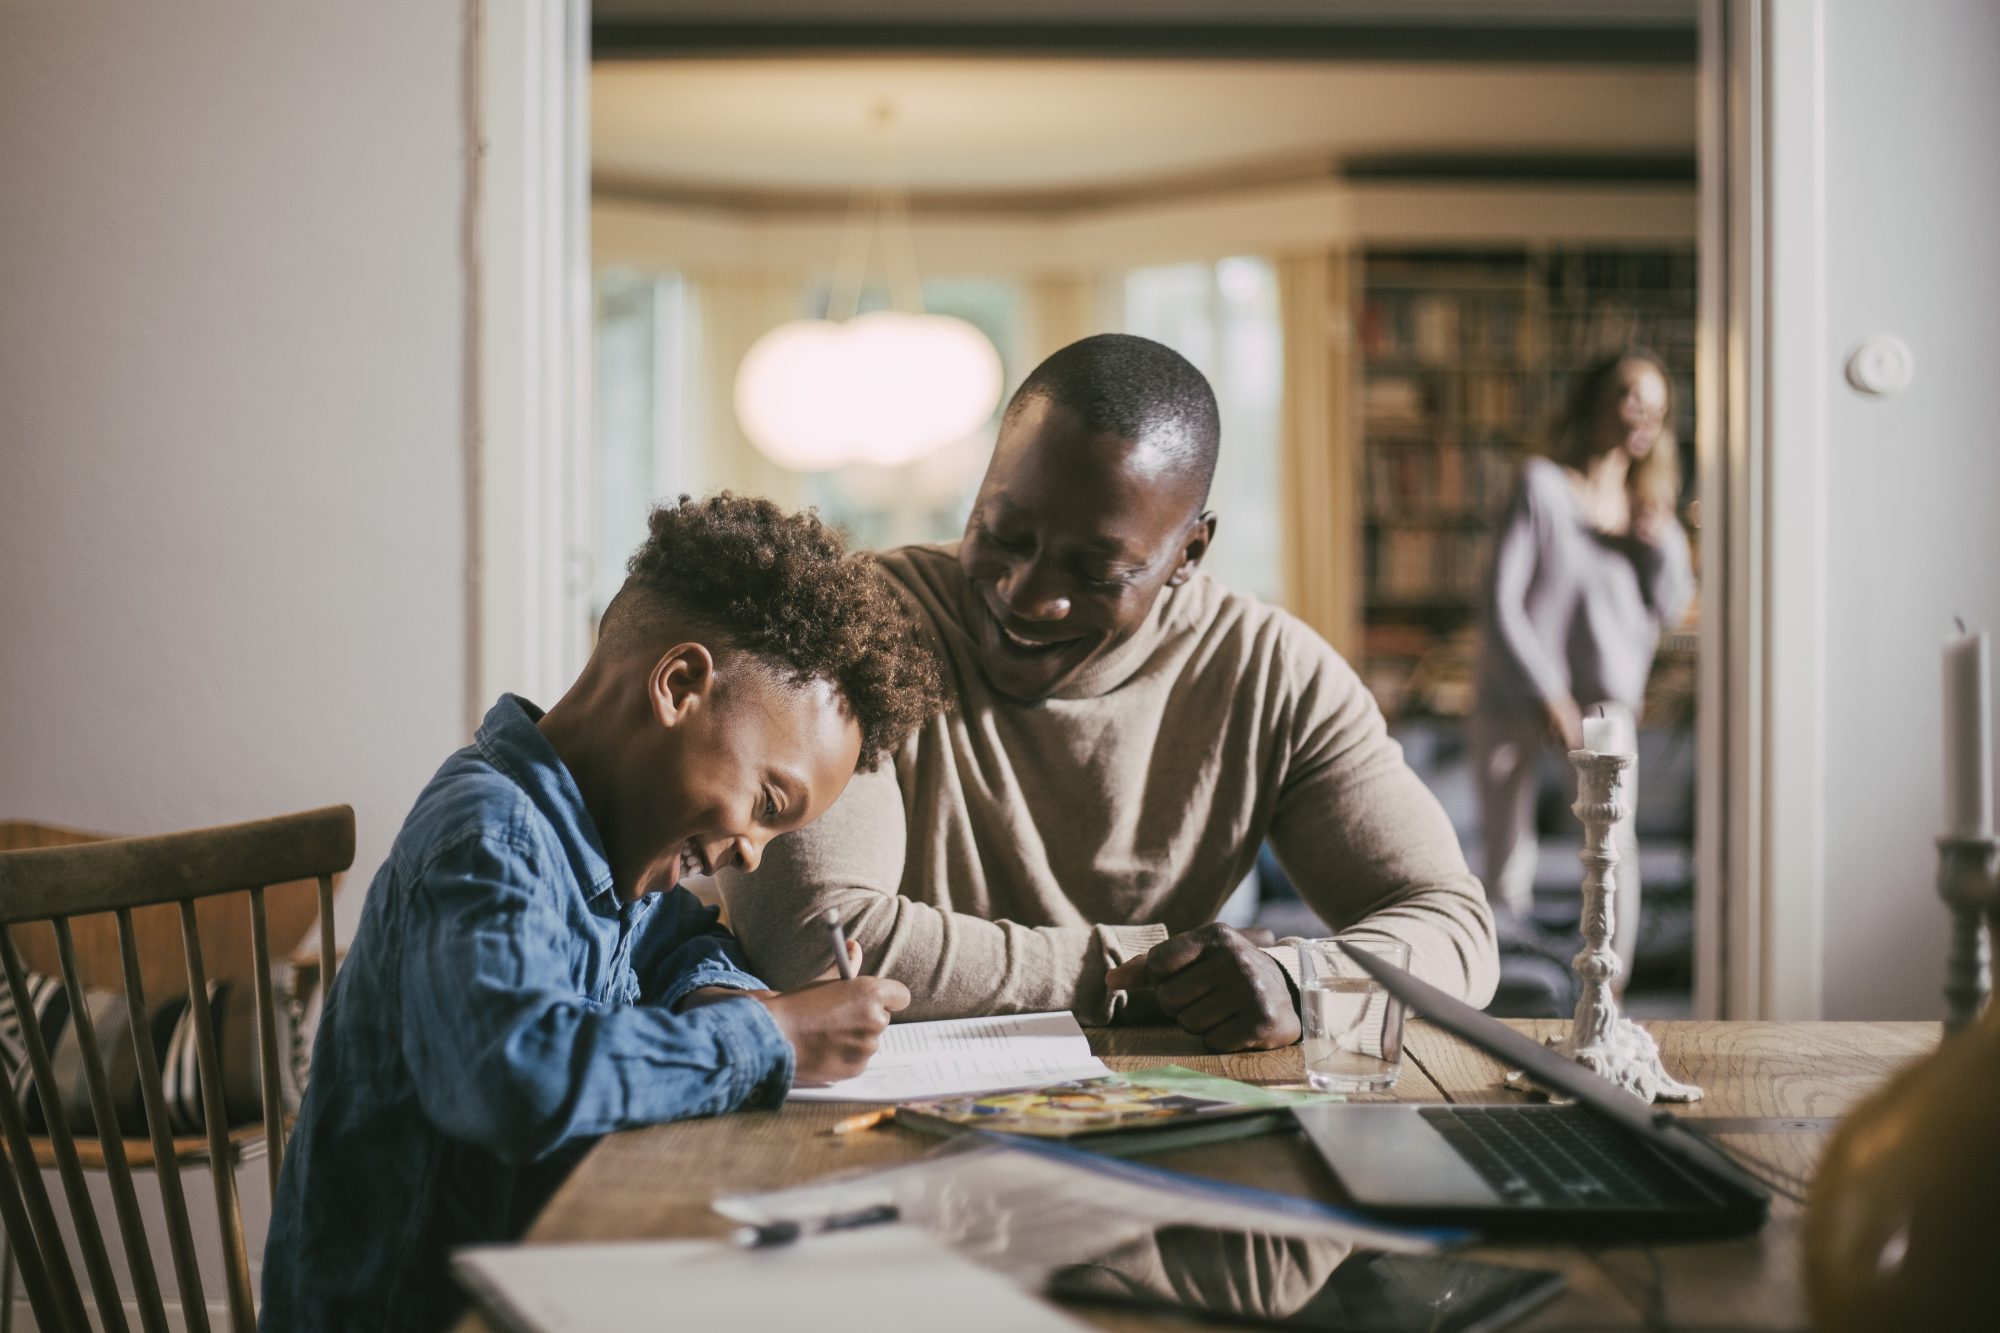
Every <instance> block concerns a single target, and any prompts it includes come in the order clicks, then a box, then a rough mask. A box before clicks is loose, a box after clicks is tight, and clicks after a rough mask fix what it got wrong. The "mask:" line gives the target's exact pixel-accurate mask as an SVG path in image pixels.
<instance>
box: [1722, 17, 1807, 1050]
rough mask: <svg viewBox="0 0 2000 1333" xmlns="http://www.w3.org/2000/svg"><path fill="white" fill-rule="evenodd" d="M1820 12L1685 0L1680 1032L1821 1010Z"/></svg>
mask: <svg viewBox="0 0 2000 1333" xmlns="http://www.w3.org/2000/svg"><path fill="white" fill-rule="evenodd" d="M1824 12H1825V11H1824V0H1703V4H1702V9H1701V82H1700V86H1701V103H1702V105H1701V210H1702V219H1701V242H1700V244H1701V261H1702V290H1701V316H1700V329H1701V333H1700V340H1699V345H1700V349H1701V352H1700V361H1701V364H1700V366H1699V367H1698V371H1697V386H1698V388H1697V396H1698V398H1699V399H1700V411H1701V413H1702V425H1701V430H1700V435H1701V438H1702V440H1703V442H1704V456H1703V457H1702V459H1701V463H1700V468H1701V505H1702V530H1701V556H1702V567H1703V588H1702V596H1703V606H1702V649H1701V652H1702V656H1701V677H1700V684H1699V701H1698V710H1699V714H1700V734H1699V751H1698V759H1697V768H1696V774H1697V777H1696V782H1697V790H1698V792H1699V797H1698V799H1699V803H1700V810H1699V813H1698V817H1697V819H1696V825H1695V827H1696V839H1697V864H1698V869H1697V873H1696V885H1697V891H1696V900H1697V902H1696V906H1697V913H1696V929H1695V940H1696V946H1697V947H1696V961H1695V999H1696V1012H1697V1013H1698V1014H1699V1015H1700V1016H1702V1017H1706V1018H1731V1019H1749V1018H1769V1019H1813V1018H1818V1017H1819V1016H1820V1013H1821V1010H1822V998H1821V983H1822V971H1823V965H1824V964H1823V959H1824V943H1823V941H1824V934H1825V931H1824V920H1823V892H1824V886H1825V879H1826V876H1825V863H1824V857H1825V851H1824V849H1825V819H1826V814H1825V811H1826V752H1825V739H1824V737H1825V727H1826V676H1825V669H1824V665H1823V655H1824V650H1825V644H1826V591H1827V590H1826V575H1825V559H1824V556H1825V550H1826V465H1825V447H1826V405H1827V390H1828V386H1827V382H1826V381H1827V371H1826V358H1825V347H1826V281H1825V254H1826V188H1825V182H1826V145H1825V115H1824V110H1825V106H1824V104H1825V78H1824V66H1825V62H1824V40H1823V33H1824Z"/></svg>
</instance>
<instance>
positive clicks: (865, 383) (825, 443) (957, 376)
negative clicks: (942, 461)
mask: <svg viewBox="0 0 2000 1333" xmlns="http://www.w3.org/2000/svg"><path fill="white" fill-rule="evenodd" d="M1000 378H1001V376H1000V354H999V353H998V352H996V351H995V350H994V349H993V344H992V343H991V342H989V341H987V338H986V335H985V334H983V333H981V332H980V331H979V330H978V329H976V328H974V327H973V326H972V325H970V324H968V323H966V322H965V321H964V320H962V319H952V318H950V317H949V316H946V315H908V314H903V313H901V312H898V311H893V310H883V311H876V312H874V313H872V314H867V315H861V316H858V317H856V318H854V319H851V320H848V321H847V322H846V323H844V324H837V323H834V322H833V321H831V320H824V319H802V320H794V321H793V322H791V323H789V324H781V325H779V326H778V327H777V328H775V329H772V330H771V331H770V332H769V333H767V334H765V335H764V336H763V337H761V338H759V339H758V340H757V341H756V342H755V343H754V344H752V345H751V348H750V351H749V352H748V353H747V354H746V355H745V356H744V358H743V364H742V365H741V366H739V367H737V370H736V419H737V421H738V422H740V423H741V425H742V427H743V433H744V434H745V435H746V436H748V437H749V439H750V443H752V444H754V445H755V446H756V447H757V448H758V450H759V451H760V452H762V453H763V454H764V456H765V457H767V458H769V459H770V460H771V461H772V462H774V463H777V464H778V465H779V466H781V467H787V468H791V469H792V470H794V471H797V472H818V471H823V470H825V469H827V468H832V467H839V466H840V465H841V464H843V463H877V464H883V465H890V464H896V463H907V462H910V461H911V460H913V459H916V458H921V457H922V456H923V455H925V454H927V453H929V452H930V451H931V450H933V449H936V448H939V447H940V446H943V445H946V444H950V443H951V442H953V441H954V440H958V439H962V438H964V437H965V436H966V435H967V434H969V433H971V432H972V431H973V430H974V429H975V428H977V427H978V425H979V424H980V423H981V422H983V421H985V420H986V419H987V417H989V416H991V415H992V413H993V409H994V407H995V406H996V405H997V404H998V403H999V401H1000Z"/></svg>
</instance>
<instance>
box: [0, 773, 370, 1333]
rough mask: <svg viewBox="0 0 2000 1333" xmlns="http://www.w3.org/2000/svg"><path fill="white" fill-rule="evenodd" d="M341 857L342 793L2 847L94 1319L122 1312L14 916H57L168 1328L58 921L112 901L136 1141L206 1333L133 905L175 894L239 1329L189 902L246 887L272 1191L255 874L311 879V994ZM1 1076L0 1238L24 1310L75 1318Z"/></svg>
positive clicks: (2, 917) (128, 1240)
mask: <svg viewBox="0 0 2000 1333" xmlns="http://www.w3.org/2000/svg"><path fill="white" fill-rule="evenodd" d="M353 859H354V812H353V811H352V810H351V809H350V808H348V807H347V806H332V807H328V808H326V809H322V810H312V811H307V812H305V813H302V814H297V815H287V816H283V817H280V818H277V819H267V820H259V821H256V822H254V823H249V824H237V825H230V826H227V827H223V828H214V829H197V830H193V831H190V832H186V833H173V834H167V835H164V836H162V837H154V838H120V839H110V840H106V841H102V842H88V843H81V844H78V845H75V846H69V847H52V848H41V849H35V850H28V851H0V970H4V973H5V980H6V984H7V988H8V993H9V994H10V995H11V996H12V997H13V1000H14V1006H15V1012H16V1014H17V1015H18V1016H19V1018H20V1019H21V1036H22V1041H21V1045H22V1049H23V1054H24V1056H25V1059H26V1063H27V1066H28V1073H29V1074H30V1075H31V1076H32V1078H33V1081H34V1086H35V1091H36V1095H37V1099H38V1100H39V1102H40V1105H41V1109H42V1117H43V1121H44V1123H45V1125H46V1128H47V1140H48V1145H49V1149H50V1151H51V1153H52V1155H53V1156H54V1159H55V1166H56V1171H57V1175H58V1177H59V1179H60V1181H61V1183H62V1192H63V1196H64V1199H65V1202H66V1203H67V1204H68V1207H69V1212H70V1220H71V1222H72V1224H73V1226H74V1230H75V1234H76V1238H77V1247H78V1249H79V1250H80V1251H81V1254H82V1257H83V1267H84V1274H85V1278H86V1280H87V1281H88V1284H89V1287H90V1291H91V1295H92V1297H93V1299H94V1302H95V1304H96V1306H97V1312H98V1320H99V1325H100V1327H102V1328H104V1329H105V1330H106V1331H107V1333H124V1331H125V1330H126V1329H128V1328H129V1326H130V1325H129V1323H128V1321H127V1320H126V1317H125V1304H124V1299H123V1297H122V1296H121V1294H120V1291H119V1287H118V1282H117V1277H116V1274H115V1272H114V1269H113V1266H112V1263H111V1258H110V1254H109V1253H108V1251H107V1248H106V1246H105V1243H104V1233H103V1231H102V1230H101V1229H100V1227H99V1225H98V1220H97V1214H96V1210H95V1208H94V1207H93V1205H92V1202H91V1195H90V1190H89V1184H88V1180H87V1178H86V1175H85V1167H84V1163H83V1160H82V1157H81V1155H80V1154H79V1152H78V1150H77V1145H76V1141H75V1136H74V1134H73V1133H72V1132H71V1130H70V1126H69V1112H68V1111H67V1109H66V1107H65V1104H64V1098H63V1089H62V1087H61V1086H60V1085H59V1084H58V1082H57V1074H56V1070H55V1062H54V1061H53V1059H52V1058H51V1055H50V1052H49V1049H48V1043H47V1041H46V1040H44V1037H43V1034H42V1031H41V1025H40V1023H39V1022H38V1021H37V1019H36V1015H35V1009H34V1005H33V1003H32V1000H31V997H30V995H29V987H28V980H27V969H26V967H25V966H24V965H23V963H22V960H21V954H20V951H19V950H18V949H17V948H16V947H15V942H14V940H13V937H12V935H11V934H10V933H9V932H10V928H11V927H13V926H16V925H22V924H26V923H29V922H48V923H49V924H50V925H51V926H52V928H53V930H54V933H55V941H56V949H57V955H58V957H59V959H60V964H61V972H62V983H63V986H64V988H65V990H66V991H67V994H68V999H69V1014H70V1017H69V1022H70V1024H71V1027H72V1029H73V1032H74V1038H75V1043H76V1047H77V1052H78V1054H79V1055H80V1056H81V1062H80V1063H81V1065H82V1072H83V1079H84V1085H85V1090H86V1092H87V1094H88V1099H89V1105H90V1112H91V1117H92V1119H93V1121H94V1123H95V1129H96V1137H97V1141H98V1146H99V1149H100V1151H101V1153H102V1155H103V1168H104V1171H105V1174H106V1176H107V1177H108V1179H109V1184H110V1190H111V1198H112V1205H113V1213H114V1214H115V1217H116V1220H117V1223H118V1232H119V1237H120V1240H121V1241H122V1242H123V1248H124V1254H125V1261H126V1266H127V1269H128V1270H129V1276H130V1278H131V1283H132V1296H133V1301H134V1303H135V1304H136V1305H137V1307H138V1310H139V1319H140V1324H141V1326H142V1327H143V1328H144V1329H145V1330H146V1333H164V1331H165V1330H166V1329H167V1328H168V1322H167V1315H166V1311H165V1308H164V1303H163V1300H162V1296H161V1293H160V1289H159V1283H158V1281H157V1279H156V1276H155V1271H154V1266H153V1258H152V1251H151V1248H150V1246H149V1244H148V1241H147V1236H146V1231H145V1225H144V1221H143V1216H142V1214H141V1212H140V1208H139V1202H138V1195H137V1191H136V1189H135V1187H134V1183H133V1173H132V1162H131V1153H129V1152H128V1150H127V1144H126V1142H125V1140H124V1139H123V1137H122V1136H121V1133H120V1128H119V1121H118V1107H117V1104H116V1101H115V1099H114V1095H113V1092H112V1087H111V1079H110V1075H109V1073H108V1066H107V1062H106V1055H107V1052H106V1051H104V1050H103V1049H102V1047H101V1046H100V1044H99V1041H98V1032H97V1027H96V1019H95V1016H94V1015H93V1014H92V1012H91V1001H90V998H89V996H88V994H87V993H86V991H85V989H84V985H83V975H82V969H81V968H79V966H78V964H77V950H76V945H75V939H74V936H73V934H72V931H71V920H72V918H75V917H80V916H86V915H92V914H96V913H107V912H108V913H114V914H115V916H116V919H117V931H118V951H119V960H120V965H121V970H122V973H123V981H124V998H125V1001H126V1007H127V1011H128V1013H129V1019H130V1022H129V1027H130V1032H131V1036H132V1048H133V1049H132V1054H133V1059H134V1069H135V1072H136V1075H137V1079H138V1084H139V1088H140V1097H141V1102H142V1105H143V1107H144V1111H145V1118H146V1129H147V1135H148V1142H142V1143H141V1144H139V1145H138V1146H139V1147H140V1148H150V1152H149V1153H148V1154H147V1155H148V1156H150V1158H151V1160H152V1162H153V1164H154V1166H155V1169H156V1170H157V1172H158V1176H159V1187H160V1196H161V1203H162V1205H163V1207H164V1210H165V1213H166V1219H167V1236H168V1243H169V1248H170V1250H171V1252H172V1258H173V1270H174V1278H175V1285H176V1287H177V1288H178V1292H179V1297H180V1306H181V1313H182V1318H183V1321H184V1323H185V1325H186V1327H188V1328H189V1329H191V1330H200V1331H201V1333H206V1330H207V1327H208V1322H207V1317H206V1314H207V1308H206V1305H205V1300H204V1295H203V1291H202V1284H201V1275H200V1271H199V1268H198V1265H197V1263H196V1249H195V1242H194V1233H193V1228H192V1226H191V1225H190V1223H189V1218H188V1211H187V1200H186V1195H185V1191H184V1190H183V1187H182V1183H181V1176H180V1151H179V1150H178V1149H177V1148H176V1145H175V1142H174V1135H173V1124H172V1121H171V1119H170V1115H169V1111H168V1108H167V1103H166V1097H165V1094H164V1091H163V1089H162V1085H161V1082H160V1073H161V1071H160V1067H159V1060H158V1058H157V1055H156V1053H155V1051H154V1050H153V1042H152V1021H151V1010H150V1009H149V1007H148V1005H147V1002H146V995H145V990H144V986H143V983H142V977H141V966H140V954H139V939H138V935H137V933H136V932H135V930H134V929H133V922H132V909H133V908H135V907H141V906H147V905H150V904H154V903H168V902H171V903H175V904H178V906H179V909H180V934H181V947H182V953H183V959H184V962H185V966H186V972H187V986H188V991H187V1003H188V1008H189V1015H190V1026H191V1027H192V1029H193V1034H194V1043H195V1064H196V1069H197V1072H198V1075H199V1081H200V1088H201V1110H202V1122H203V1128H204V1129H205V1131H206V1139H207V1142H206V1151H205V1152H204V1153H202V1154H201V1155H202V1156H205V1157H206V1159H207V1163H208V1166H209V1176H210V1178H211V1180H212V1181H213V1183H214V1187H215V1205H216V1215H217V1217H218V1218H220V1219H221V1226H222V1236H221V1242H222V1253H223V1269H224V1274H225V1278H226V1286H227V1296H228V1302H229V1312H230V1325H231V1327H232V1328H233V1329H234V1330H236V1333H255V1329H256V1311H255V1304H254V1300H253V1294H252V1292H251V1288H250V1266H249V1256H248V1254H247V1252H246V1246H245V1240H244V1233H243V1213H242V1209H241V1207H240V1204H239V1201H238V1199H237V1196H236V1175H235V1155H234V1149H233V1145H232V1141H231V1138H230V1130H229V1113H228V1107H227V1100H226V1096H225V1090H224V1082H223V1070H222V1064H221V1054H220V1051H219V1050H218V1046H217V1041H216V1033H215V1026H214V1014H213V1009H212V1006H211V1004H210V1001H209V994H208V969H207V967H206V966H205V962H204V959H203V956H202V945H201V935H200V932H199V930H198V928H197V924H196V914H195V902H196V900H198V899H202V898H207V897H213V896H215V895H218V894H225V893H237V892H242V891H245V890H247V891H248V897H249V911H250V940H251V951H252V955H253V976H254V981H255V985H254V991H255V1012H256V1039H257V1055H258V1059H259V1064H260V1068H261V1077H260V1079H259V1085H260V1086H259V1094H260V1103H261V1106H262V1110H263V1117H264V1147H265V1151H266V1156H267V1158H268V1161H267V1168H268V1170H269V1173H270V1181H271V1188H272V1190H273V1191H274V1192H275V1191H276V1189H277V1184H278V1171H279V1168H280V1166H281V1165H282V1163H283V1158H284V1144H285V1131H286V1127H285V1119H284V1115H285V1110H284V1104H283V1091H282V1085H281V1083H280V1079H279V1061H280V1059H281V1058H283V1057H282V1055H281V1053H280V1051H279V1043H278V1032H277V1025H276V1009H277V998H276V994H275V987H274V984H273V980H272V972H271V944H270V933H269V929H268V923H267V914H266V910H265V901H264V889H265V887H266V886H267V885H272V884H284V883H289V882H291V881H294V880H303V879H313V880H317V882H318V888H319V910H320V938H319V944H320V958H319V984H320V995H321V999H322V1002H324V1000H325V998H326V996H327V995H328V993H329V992H330V988H331V986H332V984H333V970H334V962H335V950H334V942H333V876H334V875H335V874H336V873H338V872H340V871H342V870H345V869H347V868H348V866H349V865H350V864H351V863H352V862H353ZM0 1084H5V1086H4V1087H0V1135H4V1140H5V1151H4V1153H0V1222H4V1224H5V1226H6V1231H7V1237H8V1241H9V1244H10V1246H11V1248H12V1249H13V1251H14V1254H15V1257H16V1259H17V1261H18V1263H19V1266H20V1271H21V1278H22V1286H23V1288H24V1289H25V1291H26V1292H27V1295H28V1300H29V1304H30V1305H31V1306H32V1307H33V1309H34V1312H35V1319H36V1322H37V1323H38V1324H40V1325H41V1326H42V1327H44V1328H48V1329H66V1328H84V1327H88V1326H89V1323H88V1320H87V1318H86V1316H85V1313H84V1305H83V1294H82V1288H81V1286H80V1284H79V1283H78V1281H77V1276H76V1273H75V1271H74V1270H73V1268H72V1266H71V1264H70V1260H69V1251H68V1250H67V1248H66V1247H65V1245H64V1240H63V1236H62V1233H61V1231H60V1230H59V1229H58V1227H57V1222H56V1215H55V1209H54V1205H53V1203H52V1201H51V1200H50V1197H49V1194H48V1191H47V1189H46V1187H45V1186H44V1184H43V1180H42V1174H41V1170H40V1168H39V1167H38V1165H37V1161H36V1154H35V1149H34V1142H33V1139H32V1137H31V1135H30V1132H29V1122H30V1116H29V1112H28V1108H27V1106H26V1104H25V1103H24V1102H23V1101H22V1099H21V1096H20V1094H19V1092H18V1091H17V1086H16V1084H15V1083H14V1082H12V1081H9V1080H4V1079H0Z"/></svg>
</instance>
